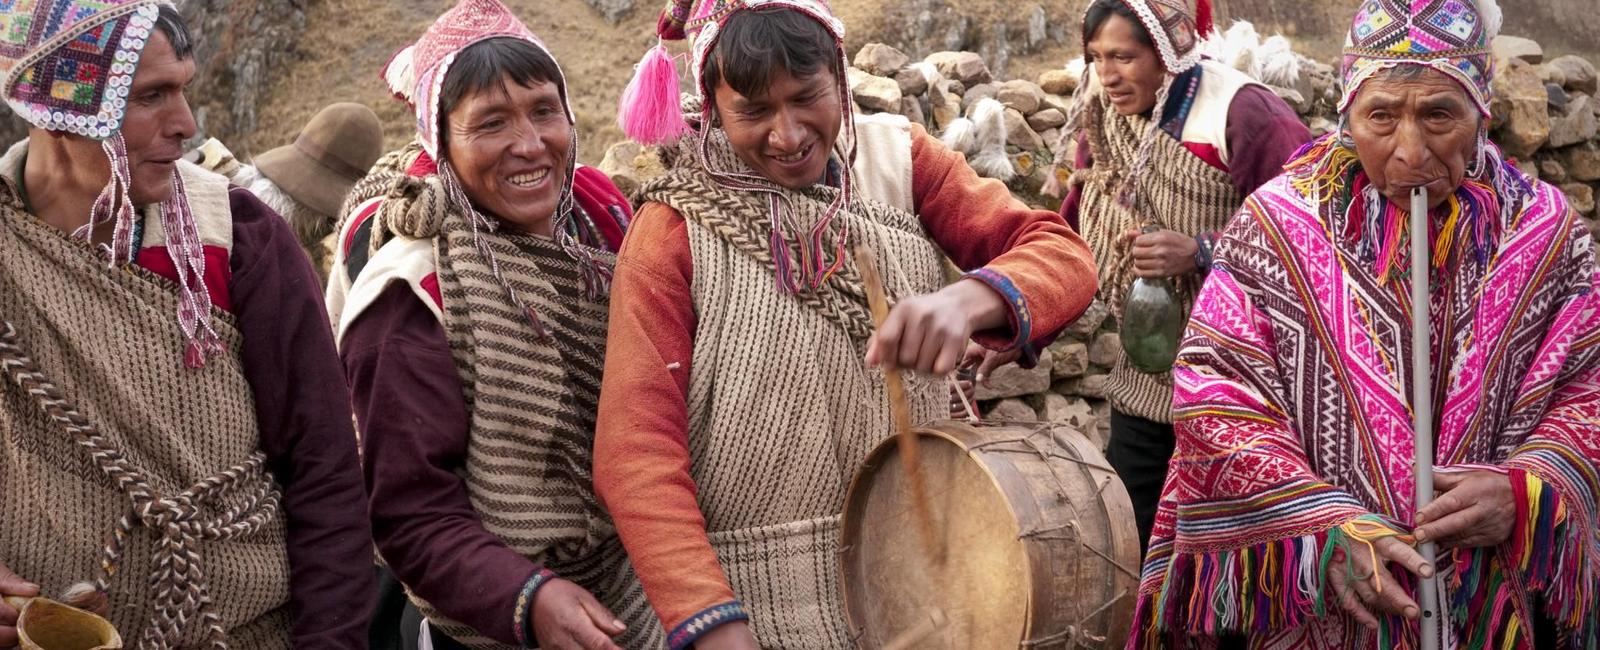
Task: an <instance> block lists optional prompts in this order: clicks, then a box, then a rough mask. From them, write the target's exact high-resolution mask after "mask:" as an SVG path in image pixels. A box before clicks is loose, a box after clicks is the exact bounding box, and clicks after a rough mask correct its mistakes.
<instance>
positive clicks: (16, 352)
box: [0, 145, 291, 650]
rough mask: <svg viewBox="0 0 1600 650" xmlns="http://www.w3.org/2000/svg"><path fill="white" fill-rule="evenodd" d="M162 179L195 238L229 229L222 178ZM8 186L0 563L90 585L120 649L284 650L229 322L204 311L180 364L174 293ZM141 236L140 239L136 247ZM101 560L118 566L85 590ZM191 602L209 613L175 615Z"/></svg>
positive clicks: (2, 295)
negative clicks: (213, 334)
mask: <svg viewBox="0 0 1600 650" xmlns="http://www.w3.org/2000/svg"><path fill="white" fill-rule="evenodd" d="M19 146H20V145H19ZM8 158H9V156H8ZM179 173H182V174H184V177H185V183H186V184H187V187H188V191H189V195H190V199H191V207H192V208H193V210H194V213H195V215H196V218H197V219H198V220H200V221H201V224H200V227H201V230H202V231H210V230H217V229H220V230H222V231H224V232H228V233H231V223H232V222H231V219H232V215H231V213H230V212H229V209H228V186H227V182H226V181H225V180H223V179H222V178H221V177H219V176H215V175H212V174H209V173H205V172H201V171H199V170H198V168H194V167H193V166H191V165H189V164H188V163H181V164H180V165H179ZM14 182H16V181H15V180H14V179H12V178H10V177H8V178H7V179H6V181H5V184H4V185H3V186H0V319H3V320H4V321H6V322H7V323H9V324H10V325H12V326H14V328H15V329H14V330H13V331H12V333H11V334H10V335H9V336H6V337H4V340H3V341H0V359H4V363H3V365H4V366H5V373H6V377H5V379H4V382H3V384H0V494H3V495H5V496H4V498H3V499H0V522H4V525H0V563H3V564H5V565H6V566H7V567H8V568H10V569H11V570H12V571H14V572H16V573H17V574H18V575H20V576H22V577H24V578H26V579H28V580H31V581H33V582H36V583H38V584H39V585H40V586H41V587H42V589H43V592H44V595H47V596H59V595H60V594H61V593H62V592H63V591H64V590H65V589H66V588H67V587H68V586H69V585H72V584H74V583H77V582H84V581H93V580H97V579H99V580H103V581H104V587H105V588H106V590H107V592H108V594H109V597H110V608H109V612H108V618H109V619H110V620H111V622H112V623H113V624H114V625H116V627H117V628H118V630H119V631H120V632H121V634H122V636H123V638H124V639H125V640H126V641H127V642H128V644H129V647H132V646H133V645H134V644H141V647H149V648H200V647H209V644H208V637H211V638H212V639H216V638H219V637H220V638H223V639H225V642H226V643H227V647H231V648H235V649H236V650H237V649H240V648H244V649H255V648H262V649H266V648H288V647H289V643H290V641H289V626H290V623H291V621H290V615H289V608H288V603H289V562H288V553H287V549H286V546H285V532H284V523H283V518H282V516H281V514H280V513H279V511H278V508H279V506H278V499H279V496H278V494H279V490H278V487H277V485H276V484H275V483H274V482H273V480H272V478H271V476H270V474H267V473H266V471H265V470H264V469H263V468H262V465H261V463H262V458H263V456H262V455H261V454H260V439H259V435H260V434H259V431H258V428H257V426H258V425H257V421H256V413H255V403H254V400H253V398H252V392H251V387H250V385H249V383H247V381H246V379H245V376H244V372H243V370H242V368H241V366H240V358H239V346H240V344H241V336H240V334H239V331H238V330H237V329H236V327H235V325H234V322H233V319H232V317H231V316H230V315H229V314H226V313H224V312H222V311H220V310H216V311H214V312H213V314H212V315H213V326H214V327H215V329H216V331H217V334H218V335H219V336H220V338H221V341H222V343H223V346H224V349H225V351H224V353H222V354H219V355H217V356H215V357H213V358H211V359H210V360H209V361H208V362H207V363H206V365H205V366H204V367H202V368H197V369H187V368H184V367H183V366H182V364H181V363H180V362H179V361H178V360H179V359H181V358H182V357H183V350H184V345H185V342H184V338H183V336H182V334H181V333H180V332H179V330H178V327H177V325H176V323H175V322H173V319H172V317H171V314H173V313H175V312H176V311H177V305H178V301H179V297H178V295H177V293H176V292H175V290H174V289H173V285H172V284H171V283H170V282H168V281H166V280H165V279H163V278H161V277H159V276H157V275H155V274H153V273H151V272H149V271H146V270H145V269H142V268H139V267H137V266H131V265H130V266H124V267H120V268H116V269H107V267H106V263H105V261H104V259H103V258H102V257H101V256H100V254H99V253H98V252H97V251H95V250H94V248H93V247H92V246H90V245H89V244H87V243H85V242H82V241H81V240H76V239H72V238H69V237H68V236H67V235H66V234H64V233H62V232H60V231H58V230H56V229H55V228H52V227H50V226H49V225H46V224H45V223H44V222H42V221H40V220H39V219H37V218H36V217H34V216H32V215H30V214H28V213H26V212H24V211H23V209H22V206H21V205H20V203H19V202H18V199H17V195H16V193H15V191H14V190H13V189H12V185H11V183H14ZM145 221H146V224H147V225H148V224H150V223H152V222H157V221H159V219H158V218H155V217H151V216H147V217H146V220H145ZM156 236H158V235H157V233H155V232H152V231H151V230H150V229H148V228H147V230H146V237H145V242H146V243H147V244H148V243H150V241H151V238H152V237H156ZM41 407H44V408H41ZM47 409H48V410H47ZM229 470H235V473H234V474H233V476H232V478H229V477H228V474H227V473H226V472H227V471H229ZM224 483H225V484H228V485H229V489H228V490H226V491H220V490H215V489H212V488H210V487H207V486H208V485H211V486H215V485H220V484H224ZM185 491H192V492H193V493H195V494H197V495H201V496H197V497H194V498H191V499H185V498H180V495H181V494H182V493H184V492H185ZM125 517H126V519H125ZM124 521H125V522H126V523H127V524H128V525H129V527H128V528H127V529H125V535H124V536H120V537H119V536H116V535H113V531H114V530H118V529H119V522H124ZM179 521H187V522H188V523H186V524H183V525H178V524H177V522H179ZM169 524H170V525H169ZM158 528H159V529H158ZM108 539H110V540H115V541H116V543H115V544H113V545H112V546H111V547H110V549H111V552H110V553H109V555H108V549H107V548H105V546H106V544H107V541H108ZM107 557H117V558H118V561H117V564H118V567H117V570H116V571H114V572H112V573H111V574H110V575H109V576H104V577H100V578H97V571H99V570H100V569H101V566H102V565H101V562H102V560H103V559H106V558H107ZM157 557H162V558H166V560H165V561H163V564H162V565H157V564H156V562H157V560H156V558H157ZM169 590H170V591H169ZM165 593H170V594H172V595H173V596H175V597H176V598H177V601H174V600H172V599H169V598H164V597H163V595H164V594H165ZM202 599H205V600H209V602H210V605H209V607H210V608H212V609H213V611H214V614H211V615H207V613H206V611H207V610H206V609H205V608H194V607H189V606H188V605H186V603H199V602H200V601H201V600H202Z"/></svg>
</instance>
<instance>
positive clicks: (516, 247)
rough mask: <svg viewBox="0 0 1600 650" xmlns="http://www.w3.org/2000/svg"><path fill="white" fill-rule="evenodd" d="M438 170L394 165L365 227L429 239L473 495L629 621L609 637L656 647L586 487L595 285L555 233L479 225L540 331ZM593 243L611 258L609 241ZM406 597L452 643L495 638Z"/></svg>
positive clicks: (595, 394)
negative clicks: (401, 174) (375, 214)
mask: <svg viewBox="0 0 1600 650" xmlns="http://www.w3.org/2000/svg"><path fill="white" fill-rule="evenodd" d="M436 179H437V177H430V178H429V179H425V180H424V179H416V178H400V179H397V180H396V186H395V188H394V190H393V191H391V192H390V193H389V196H390V198H389V199H388V200H386V201H385V202H384V205H383V206H382V208H380V212H379V219H380V223H378V224H377V225H376V227H375V229H374V230H375V232H376V231H389V232H390V233H392V234H397V235H400V236H402V237H410V238H413V239H427V238H432V239H433V241H434V259H435V264H436V266H437V270H438V279H439V289H440V293H441V295H442V297H443V303H444V308H443V312H444V328H445V332H446V335H447V337H448V338H449V341H450V349H451V352H452V353H453V354H454V356H455V361H456V369H457V372H458V374H459V376H460V378H461V384H462V388H463V392H464V397H465V399H466V402H467V409H468V411H469V412H470V413H471V427H472V428H471V431H470V433H469V438H468V441H467V464H466V472H465V478H466V484H467V490H468V493H469V494H470V496H471V499H472V505H473V508H474V509H475V510H476V511H477V513H478V516H479V517H480V518H481V520H482V521H483V525H484V528H485V529H487V530H488V531H489V532H490V533H493V534H494V535H495V536H497V537H499V538H500V539H502V540H504V541H505V542H506V544H507V546H509V547H511V548H512V549H513V550H515V551H517V552H519V553H521V554H523V555H525V556H527V557H529V558H531V559H533V560H534V561H536V562H538V563H540V564H542V565H544V566H545V567H547V568H549V569H550V570H552V571H554V572H556V573H557V574H558V575H559V576H560V577H561V578H564V579H567V580H572V581H573V582H576V583H578V584H579V585H582V586H583V587H584V588H586V589H588V590H589V591H591V592H593V593H594V594H595V595H596V596H597V597H598V598H599V599H600V601H601V602H602V603H603V604H605V605H606V606H607V607H608V608H610V609H611V611H612V612H614V613H616V614H617V616H618V617H620V618H621V619H622V621H623V622H624V623H625V624H627V626H628V631H627V632H626V633H624V634H623V635H622V636H621V637H619V638H617V639H616V642H617V643H618V644H619V645H621V646H623V647H625V648H658V647H664V646H665V639H666V632H665V631H664V630H663V629H662V628H661V623H660V622H659V621H658V620H657V619H656V617H655V613H654V611H653V610H652V609H651V608H650V605H649V602H648V601H646V600H645V597H644V589H643V587H642V586H640V584H639V581H638V578H637V577H635V576H634V574H633V568H632V565H631V564H629V563H628V561H627V556H626V555H625V553H624V551H623V548H622V544H621V542H620V540H618V538H617V536H616V531H615V529H614V528H613V527H612V524H611V521H610V518H609V516H608V515H606V513H605V512H604V510H603V509H602V507H601V506H600V503H599V500H598V499H597V498H596V497H595V494H594V476H593V473H592V471H591V465H592V463H593V444H594V422H595V413H596V409H597V408H598V404H599V399H600V372H601V368H602V366H603V360H604V358H605V344H606V322H607V311H608V308H609V302H608V300H607V297H606V296H599V297H598V298H589V297H587V296H585V292H584V285H583V279H582V277H581V275H580V273H579V270H578V265H577V262H575V261H574V260H573V259H572V258H571V257H570V256H568V255H567V254H566V253H565V252H563V251H562V249H561V247H560V245H559V244H557V243H556V242H555V241H553V240H551V239H547V238H543V237H536V236H531V235H523V234H517V233H513V232H511V231H509V230H500V231H498V232H482V233H480V236H481V237H484V238H485V239H486V241H487V242H488V244H489V246H490V248H491V249H492V250H493V252H494V257H495V259H496V260H497V261H498V264H499V269H500V273H501V275H502V276H503V277H504V278H505V279H506V281H507V282H508V283H509V284H510V285H511V286H512V287H513V288H515V289H516V291H517V293H518V294H519V295H520V297H521V298H522V299H523V300H524V301H526V302H527V303H528V304H529V306H531V307H532V308H533V309H534V311H536V312H537V313H538V316H539V319H540V321H541V322H542V323H543V325H544V327H545V328H546V329H548V331H549V333H550V337H549V338H548V339H547V340H540V339H539V337H538V335H537V334H536V333H535V330H534V329H533V327H532V326H531V325H530V323H529V320H528V319H527V318H526V317H525V315H524V314H523V313H522V312H521V311H520V310H519V309H517V308H516V306H515V305H513V304H512V303H511V300H510V298H509V297H508V296H507V293H506V291H505V289H504V288H503V287H502V286H501V284H500V283H499V282H498V281H497V280H496V279H495V277H494V273H493V270H492V269H491V267H490V263H489V260H487V259H485V258H484V257H482V256H481V255H479V252H478V249H477V248H476V247H475V246H474V244H473V239H472V238H473V235H472V229H471V226H470V225H468V222H467V220H466V219H465V218H464V216H463V215H462V214H461V213H460V212H459V211H457V210H455V209H452V208H451V207H449V206H450V203H449V201H447V200H446V199H445V198H444V196H445V195H444V193H443V190H442V188H441V187H440V186H439V184H438V183H437V182H436ZM376 237H377V235H376V234H375V238H376ZM596 255H598V256H600V257H602V258H603V259H608V260H611V261H613V262H614V258H613V257H611V256H610V254H609V253H605V252H601V251H597V252H596ZM456 579H459V580H472V579H474V576H458V577H457V578H456ZM413 601H414V602H416V603H417V605H418V608H419V609H421V610H422V611H423V613H424V614H425V615H426V616H427V617H428V618H429V620H430V622H431V623H432V624H433V625H435V626H437V627H439V628H440V629H442V630H444V631H445V632H446V633H448V634H449V635H450V636H452V637H455V638H456V639H458V640H461V641H462V642H463V643H466V644H468V645H470V646H472V647H478V648H497V647H503V646H501V645H500V644H497V643H496V642H494V641H493V640H491V639H488V638H486V637H483V636H481V635H479V634H478V633H477V632H475V631H473V630H472V629H471V628H468V627H466V626H464V625H461V624H459V623H456V622H454V621H451V620H449V619H447V618H446V617H444V616H442V615H441V614H440V613H439V612H438V611H436V610H434V609H433V608H432V607H431V606H429V605H428V604H427V603H426V602H423V601H422V600H421V599H418V598H416V597H415V595H414V594H413Z"/></svg>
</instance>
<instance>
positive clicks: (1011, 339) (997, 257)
mask: <svg viewBox="0 0 1600 650" xmlns="http://www.w3.org/2000/svg"><path fill="white" fill-rule="evenodd" d="M911 129H912V132H911V138H912V141H911V159H912V161H911V169H912V174H911V192H912V197H913V199H914V201H915V205H916V210H917V214H918V215H919V217H920V218H921V219H922V225H923V227H924V228H927V230H928V233H929V234H930V235H932V236H933V240H934V242H935V243H937V244H938V245H939V247H940V248H942V249H944V252H945V254H946V255H949V256H950V259H951V260H952V261H954V262H955V263H956V266H959V267H961V269H962V270H963V271H966V272H967V273H966V277H968V278H972V279H975V280H978V281H981V282H983V283H984V284H987V285H989V287H990V288H991V289H994V290H995V292H996V293H999V294H1000V295H1001V297H1003V298H1005V300H1006V303H1007V304H1008V305H1010V307H1011V310H1010V311H1011V314H1010V322H1011V325H1010V330H1009V331H986V332H979V333H978V334H977V335H975V336H974V337H973V338H974V339H975V340H977V341H978V342H979V343H982V344H984V345H985V346H988V347H991V348H995V349H1009V348H1012V347H1017V346H1028V345H1030V344H1034V343H1038V342H1041V341H1044V340H1048V339H1049V338H1050V337H1051V336H1053V335H1054V334H1055V333H1056V332H1058V331H1059V330H1061V329H1062V328H1064V327H1066V326H1067V325H1068V324H1070V323H1071V322H1072V321H1073V320H1075V319H1077V317H1078V316H1080V315H1082V314H1083V312H1084V310H1086V309H1088V308H1089V303H1090V302H1091V301H1092V300H1094V294H1095V288H1096V287H1097V286H1098V283H1099V280H1098V277H1097V276H1096V272H1095V264H1094V253H1092V252H1090V251H1089V246H1088V244H1085V243H1084V241H1083V238H1082V237H1079V236H1078V233H1077V232H1076V231H1074V230H1073V229H1072V228H1071V227H1070V226H1068V225H1067V223H1066V221H1064V220H1062V218H1061V215H1059V214H1057V213H1055V212H1051V211H1049V210H1033V209H1030V208H1028V206H1026V205H1024V204H1023V203H1022V202H1021V201H1018V200H1017V199H1016V197H1014V196H1012V194H1011V190H1009V189H1007V188H1006V186H1005V184H1004V183H1001V182H1000V181H998V180H995V179H992V178H984V177H981V176H979V175H978V173H977V172H975V171H973V170H972V167H970V166H968V165H967V158H966V156H964V155H962V154H961V153H960V152H958V151H952V150H951V149H949V148H948V147H946V146H944V143H942V142H940V141H939V140H938V139H937V138H934V137H933V136H931V135H928V132H927V130H925V129H923V128H922V127H921V126H919V125H915V124H913V125H912V126H911Z"/></svg>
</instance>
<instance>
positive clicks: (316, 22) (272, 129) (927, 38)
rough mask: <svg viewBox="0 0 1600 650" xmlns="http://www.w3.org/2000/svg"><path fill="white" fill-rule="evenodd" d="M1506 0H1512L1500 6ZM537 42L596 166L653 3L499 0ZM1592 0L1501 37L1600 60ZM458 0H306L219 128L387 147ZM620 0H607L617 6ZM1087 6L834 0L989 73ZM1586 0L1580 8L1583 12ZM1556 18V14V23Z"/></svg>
mask: <svg viewBox="0 0 1600 650" xmlns="http://www.w3.org/2000/svg"><path fill="white" fill-rule="evenodd" d="M1502 1H1503V2H1504V1H1509V0H1502ZM507 2H508V4H510V5H511V6H512V7H513V8H514V9H515V10H516V11H517V12H518V13H519V14H520V15H521V16H522V18H523V19H524V20H525V21H527V23H528V24H529V25H530V26H531V27H532V28H533V29H534V31H535V32H537V33H539V34H540V35H541V36H542V37H543V38H545V39H546V40H547V41H548V42H549V44H550V46H551V48H552V49H553V50H554V51H555V53H556V56H557V57H558V58H559V59H560V60H561V62H562V64H563V66H565V68H566V71H567V75H568V77H569V79H570V81H571V84H572V86H573V101H574V103H575V108H576V110H577V112H578V115H579V120H580V130H581V133H582V136H581V137H582V139H583V146H582V152H581V155H582V156H583V160H585V161H586V162H598V161H599V158H600V156H601V154H602V153H603V152H604V150H605V147H606V146H608V145H609V144H611V143H613V142H615V141H617V140H618V139H619V138H620V137H621V135H620V132H619V131H618V130H617V128H616V127H615V126H614V121H615V115H616V98H617V97H618V95H619V94H620V93H621V91H622V88H623V87H624V86H625V85H626V83H627V80H628V78H629V77H630V76H631V74H632V70H633V64H634V63H635V62H636V61H637V60H638V57H639V55H640V54H642V53H643V52H644V50H645V49H646V48H647V47H648V46H649V45H650V43H651V42H652V40H653V38H652V35H651V32H652V28H653V25H654V21H655V15H656V13H655V12H656V11H657V10H658V9H659V6H660V4H661V0H637V2H636V5H635V6H634V8H633V10H632V11H631V12H629V13H627V14H625V15H624V16H623V17H622V18H621V20H620V21H618V22H617V23H615V24H613V23H608V22H607V21H606V20H605V19H604V18H603V17H602V15H601V13H600V12H599V11H598V10H596V9H594V8H593V7H591V5H590V4H588V3H587V2H585V0H507ZM1594 2H1595V0H1545V1H1542V2H1538V3H1535V4H1534V5H1533V6H1532V7H1531V8H1527V9H1522V10H1519V11H1517V12H1514V13H1513V15H1512V16H1510V17H1508V21H1509V24H1508V28H1507V31H1508V32H1511V33H1521V34H1528V35H1531V36H1534V37H1536V38H1540V39H1542V40H1545V41H1546V45H1547V46H1549V48H1550V50H1551V51H1553V52H1557V53H1559V52H1562V51H1572V50H1573V49H1575V48H1580V41H1584V42H1587V45H1582V46H1581V47H1583V48H1587V49H1588V50H1589V51H1588V52H1587V54H1589V55H1591V56H1593V55H1594V54H1595V49H1596V48H1597V46H1595V45H1594V44H1593V42H1592V40H1587V39H1582V38H1580V36H1579V35H1580V34H1584V33H1596V32H1600V17H1597V16H1596V15H1595V12H1594V11H1593V3H1594ZM452 3H453V0H311V1H310V2H308V3H306V5H305V9H304V11H305V25H306V29H305V32H304V33H303V34H302V35H301V37H300V38H299V40H298V43H297V44H296V47H295V48H294V51H293V52H292V53H291V54H289V55H288V56H286V57H284V63H283V64H282V65H281V66H280V69H278V70H274V71H271V72H270V76H271V78H272V79H273V81H272V82H271V83H270V86H269V87H268V88H266V89H264V91H265V92H263V93H262V95H263V97H264V100H263V101H262V102H261V104H260V105H259V106H258V110H257V115H258V120H259V122H258V126H257V128H256V129H255V130H254V131H253V132H249V133H227V132H218V133H215V135H218V136H221V137H223V138H225V139H227V140H228V141H229V144H230V145H232V146H233V147H234V148H235V149H238V150H240V151H243V152H260V151H265V150H266V149H269V148H271V147H273V146H276V145H277V144H281V143H283V142H287V141H288V140H289V139H291V138H292V137H293V136H294V134H295V133H296V131H298V129H299V128H300V125H301V124H302V123H304V121H305V120H306V119H307V118H309V117H310V115H311V114H312V113H314V112H315V111H316V109H318V108H319V107H321V106H323V105H325V104H328V103H331V102H335V101H360V102H363V103H365V104H367V105H369V106H371V107H373V109H374V110H377V111H378V113H379V115H380V116H381V117H382V118H383V120H384V122H385V124H386V128H387V134H388V138H389V141H390V143H391V144H396V145H397V144H399V143H401V142H402V141H403V140H404V139H405V138H408V137H410V133H411V129H412V126H411V121H410V117H409V114H408V113H407V111H406V110H405V108H404V107H403V106H402V105H401V104H399V103H398V102H395V101H393V100H392V99H390V98H389V96H388V94H387V92H386V90H385V89H384V87H383V84H382V82H381V81H380V80H379V78H378V70H379V69H380V67H381V66H382V65H383V64H384V62H385V61H387V59H388V57H389V55H390V54H392V53H393V52H394V51H395V50H397V49H399V48H400V47H402V46H403V45H405V44H406V43H409V42H411V41H412V40H414V39H415V38H416V37H417V36H419V35H420V34H421V33H422V32H423V30H425V29H426V28H427V26H428V24H429V23H430V22H431V21H432V20H433V19H434V17H436V16H437V15H438V14H439V13H441V12H442V11H444V10H445V9H446V8H447V7H448V6H449V5H450V4H452ZM613 4H615V3H613ZM1084 4H1085V1H1084V0H897V1H894V2H889V1H885V0H835V1H834V3H833V5H834V7H835V9H836V11H837V12H838V13H839V14H840V16H841V17H842V18H843V19H844V20H845V23H846V24H847V25H848V26H849V28H850V37H849V39H848V41H849V42H848V43H847V47H848V50H849V51H850V52H851V53H852V54H853V53H854V52H855V51H856V50H857V49H858V48H860V46H861V45H862V44H865V43H867V42H873V41H881V42H886V43H889V44H892V45H895V46H896V47H899V48H901V49H903V50H905V51H906V52H907V53H908V54H911V55H913V56H917V57H920V56H923V55H926V54H928V53H930V52H934V51H938V50H945V49H967V50H974V51H979V52H982V53H983V54H984V56H985V58H986V59H987V60H988V61H989V63H990V66H991V67H993V68H997V69H996V73H997V76H998V75H1000V74H1004V75H1006V76H1008V77H1029V78H1032V77H1033V76H1035V75H1037V73H1038V72H1040V71H1042V70H1044V69H1046V68H1048V67H1052V66H1056V65H1060V64H1061V63H1062V62H1064V61H1065V60H1066V59H1068V58H1071V57H1073V56H1076V55H1077V50H1078V46H1077V40H1078V39H1077V31H1078V29H1079V27H1078V20H1079V17H1080V16H1081V14H1082V8H1083V6H1084ZM1216 4H1217V9H1218V14H1219V16H1220V17H1221V18H1222V20H1223V21H1226V20H1227V19H1230V18H1246V19H1250V20H1253V21H1256V22H1257V23H1258V25H1259V26H1260V27H1261V29H1262V31H1263V32H1267V33H1270V32H1272V31H1281V32H1283V33H1285V34H1286V35H1289V36H1291V37H1292V38H1294V39H1295V41H1296V45H1297V47H1299V48H1300V49H1302V51H1305V52H1306V53H1308V54H1311V55H1313V56H1316V57H1318V58H1323V59H1329V58H1331V57H1332V56H1334V55H1335V54H1336V53H1337V51H1338V45H1339V41H1340V40H1342V36H1343V33H1344V30H1345V29H1346V27H1347V26H1348V22H1347V21H1348V20H1349V16H1351V15H1352V14H1353V11H1354V6H1355V4H1356V0H1331V1H1329V2H1313V1H1310V0H1216ZM1583 6H1587V7H1588V10H1587V11H1582V12H1580V11H1578V10H1579V9H1580V8H1581V7H1583ZM1558 17H1561V19H1557V18H1558Z"/></svg>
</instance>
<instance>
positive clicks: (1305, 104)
mask: <svg viewBox="0 0 1600 650" xmlns="http://www.w3.org/2000/svg"><path fill="white" fill-rule="evenodd" d="M1267 87H1268V88H1270V89H1272V94H1274V95H1277V96H1278V98H1279V99H1282V100H1283V102H1284V103H1285V104H1288V105H1289V106H1290V107H1291V108H1293V109H1294V112H1296V113H1299V114H1301V115H1306V114H1308V113H1310V112H1311V107H1312V101H1311V100H1310V99H1307V98H1306V96H1305V95H1303V94H1301V93H1300V91H1298V90H1295V89H1293V88H1279V87H1277V86H1267Z"/></svg>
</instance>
